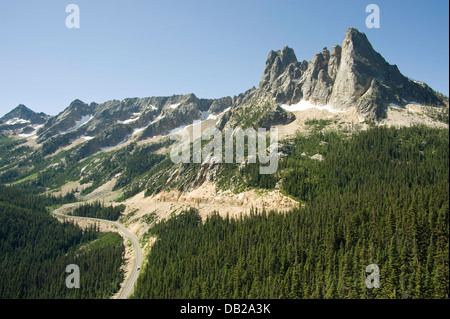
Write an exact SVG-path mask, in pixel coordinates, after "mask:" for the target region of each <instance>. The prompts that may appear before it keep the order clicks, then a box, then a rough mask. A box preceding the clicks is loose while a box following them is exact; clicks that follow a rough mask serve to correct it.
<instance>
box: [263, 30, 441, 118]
mask: <svg viewBox="0 0 450 319" xmlns="http://www.w3.org/2000/svg"><path fill="white" fill-rule="evenodd" d="M259 89H261V90H264V91H265V92H266V93H268V94H270V95H272V97H273V98H274V99H275V101H276V102H277V103H283V104H295V103H298V102H299V101H300V100H305V101H309V102H311V103H313V104H316V105H329V106H331V107H333V108H336V109H339V110H347V109H350V108H356V110H357V112H358V113H359V114H360V116H361V117H362V118H368V119H371V120H379V119H381V118H383V116H384V115H385V112H386V109H387V106H388V105H389V104H391V103H394V104H397V105H404V104H405V103H407V102H418V103H421V104H426V105H445V104H446V102H445V101H443V98H442V97H441V96H439V95H438V94H436V93H435V92H434V91H433V90H432V89H431V88H429V87H428V86H427V85H419V84H418V82H415V81H411V80H410V79H408V78H407V77H405V76H404V75H403V74H401V72H400V71H399V69H398V67H397V66H396V65H391V64H389V63H388V62H387V61H386V60H385V59H384V58H383V57H382V56H381V54H379V53H378V52H377V51H375V49H374V48H373V47H372V44H371V43H370V41H369V39H368V38H367V36H366V34H365V33H363V32H360V31H358V29H356V28H349V29H348V30H347V32H346V34H345V36H344V39H343V41H342V46H340V45H335V46H333V48H332V49H331V52H330V51H329V50H328V49H327V48H326V47H325V48H323V49H322V51H321V52H319V53H317V54H316V55H314V57H313V58H312V60H311V61H309V62H306V61H302V62H301V63H299V62H297V58H296V56H295V53H294V51H293V50H292V49H291V48H289V47H287V46H286V47H284V48H283V49H282V50H279V51H271V52H270V53H269V56H268V58H267V61H266V65H265V68H264V73H263V76H262V79H261V82H260V86H259Z"/></svg>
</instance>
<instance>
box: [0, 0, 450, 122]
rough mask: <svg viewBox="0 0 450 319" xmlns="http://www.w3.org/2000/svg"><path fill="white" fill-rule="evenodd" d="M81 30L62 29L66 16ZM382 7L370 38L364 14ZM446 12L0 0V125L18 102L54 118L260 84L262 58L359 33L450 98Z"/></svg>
mask: <svg viewBox="0 0 450 319" xmlns="http://www.w3.org/2000/svg"><path fill="white" fill-rule="evenodd" d="M71 3H74V4H77V5H78V6H79V8H80V28H79V29H68V28H66V24H65V21H66V17H67V16H68V15H69V14H68V13H66V12H65V9H66V6H67V5H69V4H71ZM370 3H375V4H377V5H378V6H379V8H380V18H381V26H380V28H379V29H368V28H366V25H365V20H366V17H367V15H368V13H366V12H365V8H366V6H367V5H368V4H370ZM448 7H449V3H448V1H443V0H430V1H403V0H396V1H392V0H370V1H364V0H341V1H337V0H326V1H325V0H238V1H235V0H226V1H222V0H198V1H197V0H164V1H156V0H155V1H151V0H127V1H122V0H120V1H117V0H109V1H104V0H95V1H93V0H69V1H64V0H20V1H18V0H0V116H1V115H3V114H5V113H7V112H8V111H10V110H11V109H12V108H14V107H15V106H17V105H18V104H21V103H22V104H25V105H26V106H28V107H29V108H31V109H32V110H34V111H39V112H41V111H42V112H45V113H47V114H51V115H55V114H57V113H59V112H61V111H62V110H64V108H66V107H67V106H68V105H69V104H70V102H71V101H73V100H74V99H81V100H83V101H84V102H87V103H90V102H97V103H102V102H105V101H107V100H112V99H118V100H122V99H124V98H127V97H147V96H167V95H172V94H186V93H195V94H196V95H197V96H198V97H205V98H219V97H224V96H233V95H237V94H239V93H242V92H244V91H246V90H247V89H249V88H251V87H252V86H258V83H259V81H260V79H261V76H262V72H263V69H264V65H265V61H266V58H267V55H268V53H269V51H270V50H279V49H281V48H282V47H283V46H284V45H289V46H290V47H292V48H293V49H294V50H295V53H296V55H297V58H298V59H299V60H307V61H309V60H310V59H311V58H312V57H313V56H314V54H316V53H318V52H320V51H321V50H322V48H323V47H325V46H327V47H328V48H331V47H332V46H333V45H335V44H341V43H342V40H343V38H344V35H345V31H346V29H347V28H348V27H356V28H358V29H359V30H360V31H362V32H365V33H366V34H367V36H368V38H369V40H370V41H371V43H372V45H373V47H374V48H375V50H377V51H378V52H379V53H381V55H383V57H384V58H385V59H386V60H387V61H388V62H389V63H391V64H397V65H398V67H399V69H400V71H401V72H402V73H403V74H404V75H406V76H409V77H411V78H413V79H416V80H420V81H424V82H426V83H428V84H429V85H430V86H431V87H433V88H434V89H435V90H437V91H440V92H443V93H445V94H446V95H448V93H449V89H448V87H449V64H448V63H449V62H448V60H449V40H448V38H449V15H448V11H449V8H448Z"/></svg>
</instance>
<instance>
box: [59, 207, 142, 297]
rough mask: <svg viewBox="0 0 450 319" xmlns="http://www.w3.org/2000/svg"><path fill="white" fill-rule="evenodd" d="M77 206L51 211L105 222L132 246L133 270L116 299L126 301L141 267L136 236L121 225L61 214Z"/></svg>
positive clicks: (140, 254)
mask: <svg viewBox="0 0 450 319" xmlns="http://www.w3.org/2000/svg"><path fill="white" fill-rule="evenodd" d="M76 206H78V204H71V205H68V206H62V207H60V208H58V209H55V210H54V211H53V214H54V215H57V216H62V217H70V218H75V219H84V220H91V221H99V222H105V223H108V224H111V225H114V226H116V227H117V228H118V229H119V232H120V233H121V234H122V236H125V237H126V238H128V239H129V240H130V241H131V243H132V244H133V250H134V263H133V269H132V271H131V274H130V276H129V277H128V279H126V280H125V283H124V285H123V286H122V289H121V291H120V294H119V297H118V299H127V298H128V297H129V296H130V295H131V293H132V292H133V288H134V284H135V283H136V280H137V278H138V275H139V269H140V268H141V265H142V260H143V257H142V250H141V246H140V245H139V241H138V240H137V238H136V236H134V234H133V233H131V232H130V231H129V230H128V229H126V228H125V227H124V226H123V225H122V224H120V223H118V222H114V221H110V220H106V219H99V218H91V217H79V216H68V215H65V214H63V213H61V212H60V211H61V210H64V209H68V208H71V207H76Z"/></svg>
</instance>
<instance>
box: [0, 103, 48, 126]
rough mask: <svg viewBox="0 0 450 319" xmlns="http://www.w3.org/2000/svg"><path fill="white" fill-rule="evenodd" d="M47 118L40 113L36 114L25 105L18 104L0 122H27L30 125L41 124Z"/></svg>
mask: <svg viewBox="0 0 450 319" xmlns="http://www.w3.org/2000/svg"><path fill="white" fill-rule="evenodd" d="M48 118H49V116H48V115H46V114H44V113H42V112H41V113H36V112H34V111H33V110H31V109H29V108H28V107H26V106H25V105H23V104H19V105H18V106H16V107H15V108H14V109H13V110H12V111H10V112H9V113H7V114H6V115H5V116H3V117H2V118H1V119H0V120H1V121H2V122H4V123H15V122H18V123H19V122H27V123H31V124H43V123H44V122H45V121H46V120H47V119H48ZM14 119H16V121H14ZM8 121H9V122H8Z"/></svg>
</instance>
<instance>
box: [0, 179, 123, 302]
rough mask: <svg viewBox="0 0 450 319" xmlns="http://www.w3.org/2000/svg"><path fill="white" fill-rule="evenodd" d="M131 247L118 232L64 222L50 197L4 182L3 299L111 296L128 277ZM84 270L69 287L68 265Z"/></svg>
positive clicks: (0, 207)
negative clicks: (126, 261)
mask: <svg viewBox="0 0 450 319" xmlns="http://www.w3.org/2000/svg"><path fill="white" fill-rule="evenodd" d="M124 251H125V247H124V245H123V241H122V238H121V237H120V235H118V234H116V233H100V232H99V231H98V227H96V226H91V227H89V228H87V229H85V230H83V229H81V228H80V227H78V226H77V225H75V224H73V223H69V222H59V221H58V220H57V219H55V218H54V217H52V216H51V215H50V214H49V213H48V212H47V211H46V203H45V198H43V197H38V196H36V195H32V194H31V195H30V194H27V193H25V192H23V191H22V190H20V189H15V188H12V187H4V186H0V256H1V258H0V299H31V298H39V299H40V298H51V299H56V298H108V297H109V296H111V295H112V294H114V293H115V292H117V291H118V289H119V285H120V282H122V280H123V272H122V271H121V269H120V268H121V265H122V263H123V257H124ZM69 264H76V265H78V266H79V268H80V289H68V288H67V287H66V284H65V281H66V277H67V276H69V274H68V273H66V272H65V270H66V266H67V265H69Z"/></svg>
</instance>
